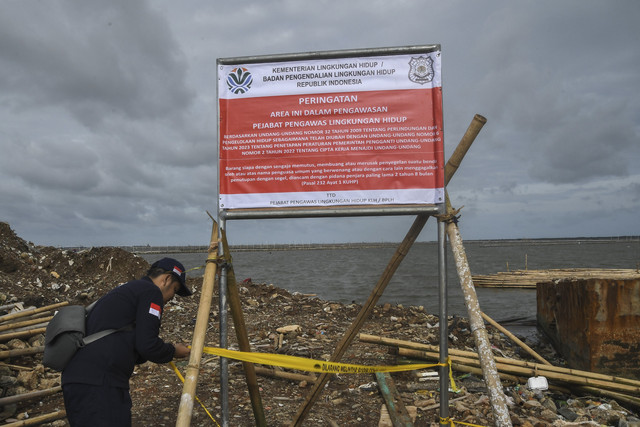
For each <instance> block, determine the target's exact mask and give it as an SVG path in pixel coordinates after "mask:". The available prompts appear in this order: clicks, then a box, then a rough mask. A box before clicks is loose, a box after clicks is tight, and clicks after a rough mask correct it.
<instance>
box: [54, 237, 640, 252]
mask: <svg viewBox="0 0 640 427" xmlns="http://www.w3.org/2000/svg"><path fill="white" fill-rule="evenodd" d="M612 242H638V243H640V236H615V237H580V238H546V239H497V240H466V241H465V243H466V244H474V245H479V246H483V247H495V246H513V245H523V244H524V245H532V246H533V245H536V246H537V245H571V244H583V243H584V244H598V243H612ZM432 243H435V242H416V244H418V245H419V244H432ZM398 244H399V242H358V243H274V244H254V245H230V249H231V251H232V252H255V251H291V250H326V249H365V248H389V247H396V246H398ZM117 247H119V248H121V249H124V250H126V251H127V252H131V253H135V254H167V253H206V252H207V250H208V246H203V245H182V246H179V245H176V246H151V245H132V246H117ZM64 249H67V250H76V251H80V250H86V249H89V248H88V247H67V248H64Z"/></svg>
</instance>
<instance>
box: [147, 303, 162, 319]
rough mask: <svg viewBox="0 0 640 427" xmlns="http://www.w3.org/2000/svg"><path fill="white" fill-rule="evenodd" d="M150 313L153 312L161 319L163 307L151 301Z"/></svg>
mask: <svg viewBox="0 0 640 427" xmlns="http://www.w3.org/2000/svg"><path fill="white" fill-rule="evenodd" d="M149 313H150V314H153V315H154V316H156V317H157V318H158V319H160V314H161V313H162V309H161V308H160V306H159V305H158V304H155V303H151V306H149Z"/></svg>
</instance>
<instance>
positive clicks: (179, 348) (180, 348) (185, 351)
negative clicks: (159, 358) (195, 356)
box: [173, 343, 191, 359]
mask: <svg viewBox="0 0 640 427" xmlns="http://www.w3.org/2000/svg"><path fill="white" fill-rule="evenodd" d="M173 346H174V347H175V348H176V352H175V354H174V355H173V357H174V358H176V359H182V358H184V357H187V356H188V355H190V354H191V349H190V348H189V347H187V346H186V345H184V344H182V343H178V344H174V345H173Z"/></svg>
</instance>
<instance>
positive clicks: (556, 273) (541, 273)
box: [472, 268, 640, 289]
mask: <svg viewBox="0 0 640 427" xmlns="http://www.w3.org/2000/svg"><path fill="white" fill-rule="evenodd" d="M472 278H473V284H474V286H475V287H476V288H525V289H535V288H536V284H537V283H540V282H551V281H554V280H564V279H593V278H606V279H616V280H624V279H640V270H638V269H633V268H629V269H610V268H558V269H550V270H515V271H509V272H499V273H497V274H489V275H474V276H472Z"/></svg>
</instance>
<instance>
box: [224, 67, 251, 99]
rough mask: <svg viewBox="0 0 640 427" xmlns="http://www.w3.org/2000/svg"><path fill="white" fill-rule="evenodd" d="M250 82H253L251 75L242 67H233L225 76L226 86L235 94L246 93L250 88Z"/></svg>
mask: <svg viewBox="0 0 640 427" xmlns="http://www.w3.org/2000/svg"><path fill="white" fill-rule="evenodd" d="M251 83H253V76H252V75H251V73H250V72H249V70H247V69H246V68H244V67H238V68H234V69H233V70H231V72H230V73H229V75H228V76H227V86H228V87H229V90H230V91H231V92H232V93H234V94H236V95H238V94H242V93H247V92H248V91H249V89H251Z"/></svg>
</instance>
